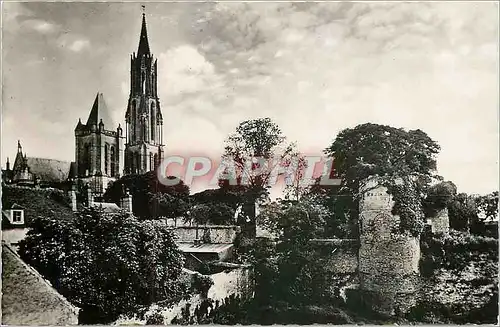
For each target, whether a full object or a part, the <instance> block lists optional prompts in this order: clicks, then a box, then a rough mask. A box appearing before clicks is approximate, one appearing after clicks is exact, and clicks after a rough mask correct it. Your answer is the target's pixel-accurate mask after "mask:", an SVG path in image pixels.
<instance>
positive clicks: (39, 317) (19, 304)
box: [2, 243, 79, 325]
mask: <svg viewBox="0 0 500 327" xmlns="http://www.w3.org/2000/svg"><path fill="white" fill-rule="evenodd" d="M2 293H3V296H2V324H6V325H67V324H76V323H78V310H79V309H78V308H77V307H75V306H73V305H72V304H71V303H69V302H68V301H67V300H66V299H65V298H64V297H63V296H62V295H61V294H59V293H58V292H57V291H56V290H55V289H54V288H53V287H52V285H50V283H49V282H47V281H46V280H45V279H44V278H43V277H42V276H41V275H40V274H39V273H38V272H37V271H36V270H35V269H33V268H32V267H30V266H29V265H27V264H26V263H25V262H24V261H23V260H22V259H21V258H20V257H19V256H18V255H17V253H16V252H15V251H14V250H13V249H12V248H11V247H10V246H8V245H7V244H5V243H2Z"/></svg>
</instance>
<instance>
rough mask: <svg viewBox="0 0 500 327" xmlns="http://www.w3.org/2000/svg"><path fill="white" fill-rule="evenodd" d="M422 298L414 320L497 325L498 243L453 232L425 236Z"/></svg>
mask: <svg viewBox="0 0 500 327" xmlns="http://www.w3.org/2000/svg"><path fill="white" fill-rule="evenodd" d="M421 251H422V259H421V269H420V270H421V273H422V276H423V277H424V281H425V282H424V289H423V290H422V292H421V294H422V295H423V297H422V299H421V301H420V303H419V305H418V306H417V307H416V308H414V310H413V311H412V312H411V318H412V319H414V320H417V321H420V322H427V323H436V322H437V323H455V324H463V323H476V324H486V323H496V322H497V316H498V240H496V239H493V238H488V237H482V236H476V235H470V234H468V233H463V232H458V231H452V232H451V233H450V234H449V235H427V234H424V235H422V239H421Z"/></svg>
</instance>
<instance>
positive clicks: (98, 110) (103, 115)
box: [87, 93, 115, 130]
mask: <svg viewBox="0 0 500 327" xmlns="http://www.w3.org/2000/svg"><path fill="white" fill-rule="evenodd" d="M101 119H102V122H103V124H104V128H105V129H106V130H114V129H115V123H114V121H113V119H111V115H110V113H109V110H108V106H107V105H106V102H105V101H104V95H103V94H102V93H97V96H96V97H95V100H94V104H93V105H92V110H90V115H89V118H88V119H87V126H90V125H97V126H99V122H100V121H101Z"/></svg>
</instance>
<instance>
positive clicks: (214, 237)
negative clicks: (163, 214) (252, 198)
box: [174, 225, 239, 244]
mask: <svg viewBox="0 0 500 327" xmlns="http://www.w3.org/2000/svg"><path fill="white" fill-rule="evenodd" d="M174 233H175V235H176V236H177V242H185V243H192V242H194V240H195V239H202V238H203V235H204V234H205V233H208V235H209V237H210V243H219V244H221V243H233V242H234V240H235V238H236V235H237V234H238V233H239V226H230V225H227V226H226V225H206V226H205V225H204V226H178V227H174Z"/></svg>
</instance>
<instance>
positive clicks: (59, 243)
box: [20, 209, 187, 323]
mask: <svg viewBox="0 0 500 327" xmlns="http://www.w3.org/2000/svg"><path fill="white" fill-rule="evenodd" d="M49 217H50V218H48V217H40V218H38V219H36V220H35V221H34V222H33V225H32V229H31V230H30V231H29V232H28V235H27V237H26V239H25V240H24V241H22V242H21V244H20V255H21V257H22V258H23V260H25V261H26V262H27V263H28V264H30V265H31V266H33V267H34V268H36V269H37V271H39V272H40V273H41V274H42V275H43V276H44V277H45V278H47V279H48V280H49V281H50V282H51V283H52V284H53V285H54V286H55V288H56V289H57V290H58V291H59V292H60V293H61V294H62V295H64V296H65V297H66V298H67V299H68V300H69V301H71V302H72V303H73V304H75V305H76V306H78V307H80V308H81V314H80V322H81V323H107V322H111V321H113V320H114V319H116V318H117V317H118V315H120V314H122V313H127V312H129V311H132V310H134V309H135V308H136V307H138V306H144V305H149V304H151V303H153V302H155V301H159V300H166V299H167V300H168V299H172V300H178V298H179V297H181V296H183V295H185V294H186V292H187V290H186V289H185V288H184V286H183V285H182V284H181V283H178V282H177V279H178V277H179V274H180V272H181V268H182V266H183V262H184V258H183V256H182V253H181V252H180V251H179V250H178V248H177V246H176V245H175V243H174V236H173V234H172V232H171V231H170V230H169V229H168V228H167V227H166V225H165V224H163V223H161V222H160V221H143V222H140V221H138V220H137V219H136V218H134V217H133V216H130V215H126V214H114V215H103V214H102V213H100V212H98V211H96V210H93V209H91V210H87V211H84V212H82V213H79V214H78V217H77V219H75V220H73V221H69V220H68V221H62V220H60V219H59V218H58V217H53V216H49Z"/></svg>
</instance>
